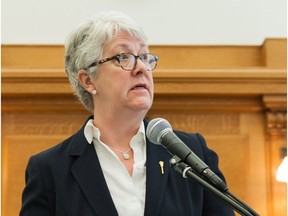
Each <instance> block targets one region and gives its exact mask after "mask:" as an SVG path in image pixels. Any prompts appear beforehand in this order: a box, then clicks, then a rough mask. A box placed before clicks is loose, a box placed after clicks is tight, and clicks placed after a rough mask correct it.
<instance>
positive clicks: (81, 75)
mask: <svg viewBox="0 0 288 216" xmlns="http://www.w3.org/2000/svg"><path fill="white" fill-rule="evenodd" d="M77 76H78V80H79V81H80V83H81V85H82V86H83V87H84V88H85V89H86V90H87V91H88V92H90V93H91V94H92V91H93V90H95V86H94V84H93V83H92V81H91V78H90V77H89V75H88V72H87V71H86V70H80V71H78V74H77Z"/></svg>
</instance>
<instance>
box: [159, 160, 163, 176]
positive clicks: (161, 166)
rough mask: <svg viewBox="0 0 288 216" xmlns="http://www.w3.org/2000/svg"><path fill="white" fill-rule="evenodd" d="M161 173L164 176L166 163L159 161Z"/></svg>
mask: <svg viewBox="0 0 288 216" xmlns="http://www.w3.org/2000/svg"><path fill="white" fill-rule="evenodd" d="M159 165H160V169H161V173H162V174H164V161H159Z"/></svg>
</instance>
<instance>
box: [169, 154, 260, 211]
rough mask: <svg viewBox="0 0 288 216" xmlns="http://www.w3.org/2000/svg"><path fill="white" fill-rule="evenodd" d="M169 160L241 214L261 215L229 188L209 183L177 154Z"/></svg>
mask: <svg viewBox="0 0 288 216" xmlns="http://www.w3.org/2000/svg"><path fill="white" fill-rule="evenodd" d="M169 162H170V165H171V166H172V167H173V168H174V170H175V171H177V172H179V173H180V174H182V176H183V178H188V179H189V180H193V181H196V182H198V183H199V184H200V185H201V186H203V187H204V189H206V190H208V191H209V192H211V193H213V194H214V195H216V197H218V198H219V199H221V200H222V201H224V203H225V204H226V205H228V206H230V207H231V208H233V209H234V210H235V211H236V212H238V213H239V214H241V215H244V216H259V214H258V213H257V212H255V211H254V210H253V209H252V208H250V207H249V206H248V205H246V204H245V203H244V202H243V201H241V200H240V199H239V198H237V197H236V196H235V195H233V194H232V193H230V192H228V189H227V191H226V192H225V193H223V192H221V191H219V190H218V189H216V188H215V187H214V186H212V185H211V184H210V183H208V182H207V181H206V180H204V179H203V178H201V177H199V176H198V175H199V174H196V173H195V172H193V169H192V168H191V167H190V166H188V165H187V164H186V163H184V162H183V161H182V160H181V159H180V158H179V157H178V156H177V155H174V156H173V157H172V158H171V159H170V161H169Z"/></svg>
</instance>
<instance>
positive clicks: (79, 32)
mask: <svg viewBox="0 0 288 216" xmlns="http://www.w3.org/2000/svg"><path fill="white" fill-rule="evenodd" d="M121 32H127V33H129V34H131V35H133V36H135V37H136V38H138V39H140V40H141V41H143V42H144V43H145V44H147V38H146V36H145V34H144V32H143V30H142V28H141V27H140V26H139V25H138V23H136V22H135V21H134V20H132V19H131V18H130V17H129V16H127V15H125V14H123V13H120V12H116V11H105V12H101V13H99V14H98V15H96V16H94V17H92V18H91V19H88V20H86V21H85V22H83V23H82V24H81V25H80V26H79V27H78V28H76V29H75V30H74V31H73V32H71V33H70V35H69V36H68V38H67V40H66V42H65V52H66V53H65V71H66V73H67V75H68V78H69V81H70V83H71V86H72V88H73V89H74V91H75V94H76V96H77V97H78V99H79V100H80V102H81V103H82V104H83V105H84V106H85V108H86V109H87V110H89V111H90V112H91V113H93V110H94V104H93V98H92V96H91V94H90V93H89V92H88V91H86V90H85V89H84V88H83V86H82V85H81V83H80V82H79V80H78V77H77V74H78V72H79V70H81V69H86V71H87V73H88V75H89V77H95V76H96V75H97V72H98V70H97V65H96V66H94V67H91V68H88V66H89V65H91V64H92V63H94V62H96V61H99V60H100V59H101V58H102V54H103V45H104V43H107V42H108V43H109V41H111V39H112V38H113V37H114V36H115V35H117V34H119V33H121Z"/></svg>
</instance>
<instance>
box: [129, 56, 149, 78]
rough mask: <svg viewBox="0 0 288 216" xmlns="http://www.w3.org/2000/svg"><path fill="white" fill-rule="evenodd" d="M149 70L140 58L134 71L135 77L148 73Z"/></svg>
mask: <svg viewBox="0 0 288 216" xmlns="http://www.w3.org/2000/svg"><path fill="white" fill-rule="evenodd" d="M147 72H148V69H147V66H146V64H145V63H144V62H143V61H142V60H141V59H139V58H137V60H136V66H135V68H134V69H133V70H132V73H133V75H138V74H139V73H147Z"/></svg>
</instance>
